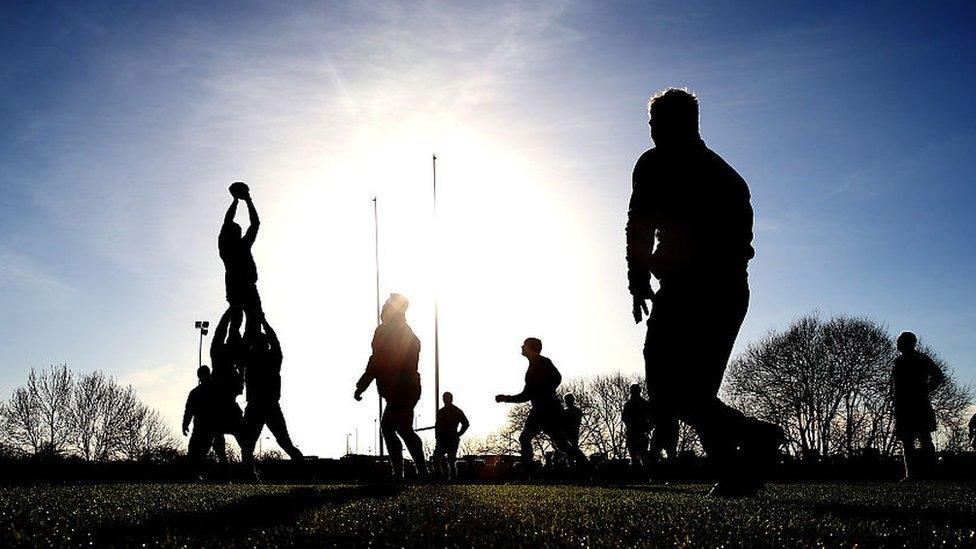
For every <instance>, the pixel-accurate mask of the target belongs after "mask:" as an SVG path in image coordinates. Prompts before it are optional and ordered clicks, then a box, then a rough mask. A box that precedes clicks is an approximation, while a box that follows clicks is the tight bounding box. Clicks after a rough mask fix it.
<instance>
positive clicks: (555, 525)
mask: <svg viewBox="0 0 976 549" xmlns="http://www.w3.org/2000/svg"><path fill="white" fill-rule="evenodd" d="M706 489H707V487H706V486H704V485H684V484H678V485H670V486H654V485H651V486H631V487H586V486H478V485H466V486H465V485H462V486H437V485H431V486H408V487H402V488H400V487H383V486H318V485H316V486H278V485H265V486H261V485H229V486H218V485H213V486H211V485H183V484H165V485H159V484H156V485H153V484H147V485H138V484H116V485H82V486H8V487H3V488H0V546H3V547H10V546H35V547H37V546H52V545H53V546H65V545H69V546H80V545H86V546H89V545H91V544H94V545H95V546H104V545H125V546H133V545H142V544H146V545H150V546H153V545H166V546H170V545H177V546H182V545H189V546H215V545H231V546H242V545H244V546H254V545H259V546H269V545H278V546H281V545H293V544H297V545H357V546H364V545H374V546H376V545H378V546H484V545H495V546H512V545H526V546H553V545H555V546H568V545H574V546H597V547H614V546H632V545H653V546H661V545H666V546H671V545H679V546H693V547H701V546H719V545H733V546H740V545H747V546H754V545H774V546H784V545H785V546H797V545H804V546H808V545H828V546H850V545H854V544H859V545H867V546H875V545H908V546H915V547H919V546H931V545H942V544H947V545H950V546H958V545H964V546H973V545H976V533H974V530H976V498H974V496H976V485H974V484H962V483H959V484H955V483H932V484H915V485H895V484H864V485H841V484H821V485H776V486H771V487H769V488H768V489H767V490H766V491H765V492H764V493H763V494H762V495H761V496H760V497H757V498H750V499H744V500H741V501H726V500H712V499H708V498H705V497H703V494H704V492H705V491H706Z"/></svg>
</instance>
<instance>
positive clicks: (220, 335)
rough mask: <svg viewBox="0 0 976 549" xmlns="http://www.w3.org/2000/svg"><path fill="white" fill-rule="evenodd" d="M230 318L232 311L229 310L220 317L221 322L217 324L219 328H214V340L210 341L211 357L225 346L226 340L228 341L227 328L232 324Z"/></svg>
mask: <svg viewBox="0 0 976 549" xmlns="http://www.w3.org/2000/svg"><path fill="white" fill-rule="evenodd" d="M230 316H231V314H230V309H227V310H226V311H224V314H223V315H222V316H221V317H220V321H219V322H217V327H216V328H214V334H213V339H212V340H210V356H213V354H214V353H215V352H216V351H218V350H219V349H220V347H221V346H222V345H223V344H224V340H225V339H227V326H228V324H230Z"/></svg>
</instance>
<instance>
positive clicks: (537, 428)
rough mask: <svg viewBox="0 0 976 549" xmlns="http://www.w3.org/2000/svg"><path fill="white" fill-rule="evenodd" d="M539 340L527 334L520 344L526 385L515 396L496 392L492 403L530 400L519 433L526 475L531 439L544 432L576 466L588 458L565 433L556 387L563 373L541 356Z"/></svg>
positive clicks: (530, 464) (531, 464) (529, 467)
mask: <svg viewBox="0 0 976 549" xmlns="http://www.w3.org/2000/svg"><path fill="white" fill-rule="evenodd" d="M540 353H542V341H541V340H539V339H537V338H534V337H530V338H528V339H526V340H525V342H524V343H523V344H522V356H524V357H525V358H527V359H528V360H529V368H528V370H526V372H525V387H524V388H523V389H522V392H520V393H518V394H516V395H496V396H495V402H509V403H513V404H517V403H521V402H531V403H532V411H530V412H529V417H527V418H526V420H525V427H524V428H523V429H522V434H521V435H519V443H520V444H521V447H522V466H523V469H524V471H525V473H526V474H530V473H531V472H532V470H533V468H534V464H535V461H534V459H533V451H532V440H533V439H534V438H535V437H536V436H538V435H540V434H543V433H545V434H546V435H547V436H548V437H549V440H550V441H551V442H552V445H553V446H555V447H556V450H558V451H560V452H562V453H564V454H566V455H567V456H569V457H570V459H572V460H573V461H574V462H575V463H577V464H578V465H584V466H586V465H588V464H589V461H588V460H587V459H586V456H585V455H583V452H581V451H580V449H579V446H574V445H573V444H572V443H571V442H570V440H569V437H568V436H567V434H566V421H565V416H564V413H563V407H562V404H561V403H560V402H559V396H558V395H557V394H556V389H557V388H559V384H560V383H561V382H562V379H563V377H562V375H561V374H560V373H559V370H557V369H556V366H555V365H553V363H552V361H551V360H549V359H548V358H546V357H544V356H542V355H541V354H540Z"/></svg>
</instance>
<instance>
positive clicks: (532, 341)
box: [525, 337, 542, 353]
mask: <svg viewBox="0 0 976 549" xmlns="http://www.w3.org/2000/svg"><path fill="white" fill-rule="evenodd" d="M525 344H526V345H528V346H529V349H532V350H533V351H535V352H537V353H541V352H542V340H541V339H539V338H537V337H527V338H525Z"/></svg>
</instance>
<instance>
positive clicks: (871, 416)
mask: <svg viewBox="0 0 976 549" xmlns="http://www.w3.org/2000/svg"><path fill="white" fill-rule="evenodd" d="M918 348H919V350H920V351H922V352H924V353H926V354H928V355H929V356H930V357H932V359H933V361H935V363H936V364H937V365H938V366H939V368H940V369H941V370H942V371H943V373H944V374H945V376H946V381H945V383H943V384H942V385H941V386H940V387H939V388H938V389H937V390H936V391H935V392H934V393H933V394H932V396H931V397H932V407H933V409H934V410H935V415H936V418H937V422H938V430H937V432H936V436H935V442H936V444H937V447H938V448H939V449H941V450H944V451H961V450H963V449H965V448H966V447H968V444H969V442H968V436H967V432H968V429H967V423H968V420H969V417H968V416H969V413H970V410H971V408H972V405H973V401H974V396H973V388H972V387H970V386H967V385H962V384H960V383H959V381H958V380H957V378H956V377H955V375H954V374H953V372H952V369H951V368H950V367H949V365H948V364H947V363H946V362H945V360H943V359H942V358H941V357H940V356H939V355H938V353H936V352H935V351H934V350H932V349H931V348H928V347H926V346H925V345H919V347H918ZM896 354H897V352H896V350H895V337H894V335H893V334H891V333H890V332H889V331H888V329H887V328H886V327H885V326H883V325H881V324H879V323H877V322H875V321H873V320H870V319H867V318H861V317H851V316H843V315H841V316H834V317H831V318H829V319H824V318H822V317H821V316H819V315H816V314H813V315H807V316H804V317H802V318H800V319H798V320H796V321H794V322H793V323H791V324H790V325H789V326H787V327H786V329H784V330H781V331H775V330H773V331H770V332H768V333H767V334H766V335H765V336H763V337H762V338H760V339H759V340H758V341H755V342H753V343H751V344H750V345H748V346H747V347H746V349H745V350H744V351H743V352H741V353H740V354H739V355H737V356H736V357H735V358H734V359H733V360H732V361H731V362H730V364H729V369H728V371H727V373H726V377H725V383H724V385H723V388H722V396H723V398H725V399H727V400H729V401H731V402H733V403H734V404H735V405H736V406H737V407H738V408H739V409H741V410H743V411H744V412H746V413H747V414H750V415H753V416H756V417H758V418H760V419H763V420H766V421H771V422H773V423H776V424H778V425H780V426H781V427H783V428H784V430H785V431H786V434H787V439H788V445H787V450H788V451H789V452H790V453H791V454H793V455H796V456H810V455H819V456H836V455H842V456H845V457H853V456H856V455H861V454H864V453H876V454H878V455H882V456H891V455H894V454H896V453H898V452H900V448H899V447H898V444H897V439H896V438H895V434H894V410H893V403H892V400H893V392H892V385H891V366H892V363H893V361H894V358H895V356H896ZM675 367H680V365H676V366H675ZM634 383H639V384H641V385H643V384H644V379H643V377H642V376H639V375H637V374H623V373H619V372H618V373H614V374H604V375H597V376H592V377H582V378H575V379H570V380H568V381H567V382H566V383H564V384H563V385H562V386H560V388H559V392H560V394H567V393H572V394H573V395H575V396H576V402H577V404H578V405H579V406H580V408H581V409H582V410H583V425H582V428H581V430H580V447H581V449H582V450H583V451H584V452H586V453H587V454H591V455H592V454H602V455H603V456H605V457H606V458H608V459H625V458H627V457H628V455H627V450H626V443H625V439H624V434H625V430H624V425H623V422H622V420H621V413H622V411H623V407H624V403H625V402H626V401H627V398H628V396H629V388H630V385H631V384H634ZM529 410H530V406H529V405H528V404H525V405H520V406H516V407H513V408H511V409H510V410H509V412H508V416H507V418H506V421H505V423H504V424H503V425H502V427H501V428H500V429H498V430H497V431H495V432H494V433H492V434H490V435H489V436H487V437H485V438H483V439H474V440H471V441H469V442H468V443H467V444H466V445H465V447H464V448H463V449H466V450H468V451H469V452H470V453H498V454H518V452H519V443H518V436H519V433H520V432H521V429H522V426H523V425H524V424H525V418H526V416H527V415H528V412H529ZM535 445H536V453H537V455H540V456H543V455H546V453H548V452H551V451H552V448H551V447H550V446H549V445H548V443H547V441H546V440H545V439H544V438H543V437H539V438H537V439H536V442H535ZM678 451H679V453H680V452H695V453H700V451H701V448H700V445H699V444H698V440H697V437H696V436H695V433H694V431H693V430H692V429H691V428H689V427H688V426H687V425H684V424H682V425H681V429H680V437H679V446H678Z"/></svg>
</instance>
